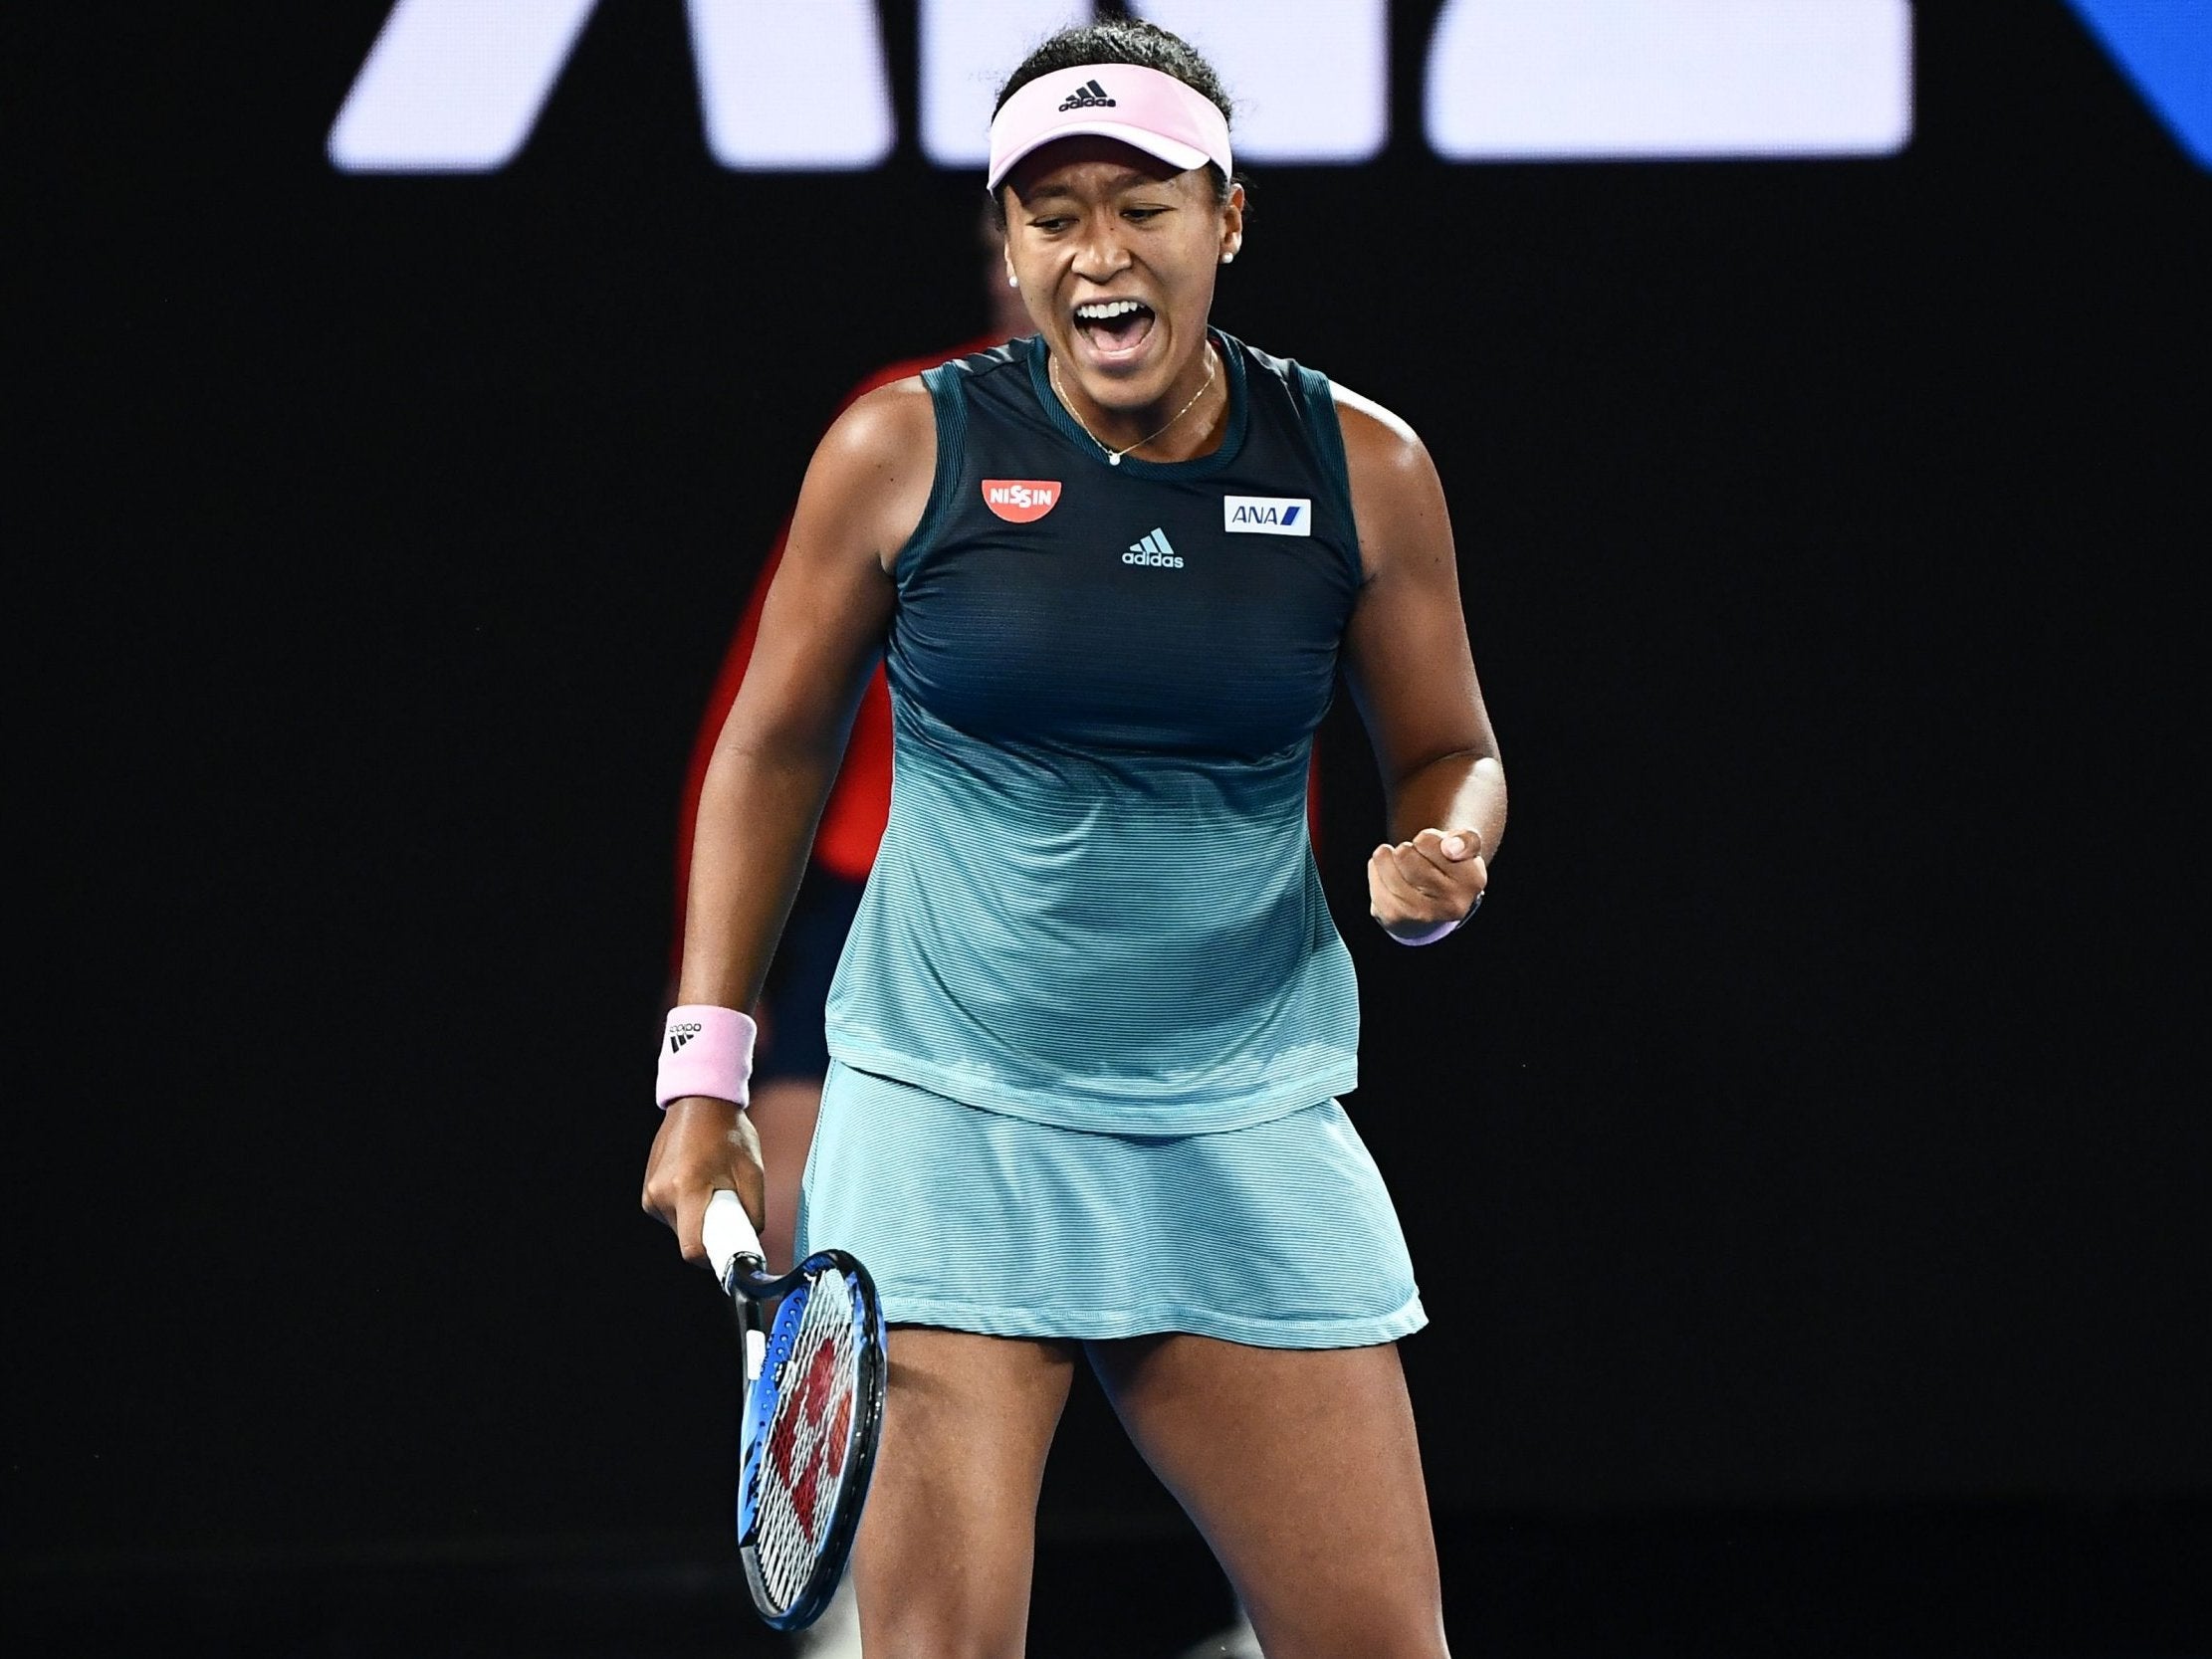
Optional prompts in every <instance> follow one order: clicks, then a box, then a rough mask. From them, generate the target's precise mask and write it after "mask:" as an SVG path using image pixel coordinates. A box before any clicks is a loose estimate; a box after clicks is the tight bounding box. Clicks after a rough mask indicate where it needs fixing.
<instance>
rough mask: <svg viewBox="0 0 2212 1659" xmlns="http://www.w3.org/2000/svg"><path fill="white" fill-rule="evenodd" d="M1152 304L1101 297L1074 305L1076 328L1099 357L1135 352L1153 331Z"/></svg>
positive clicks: (1108, 358) (1118, 355) (1121, 355)
mask: <svg viewBox="0 0 2212 1659" xmlns="http://www.w3.org/2000/svg"><path fill="white" fill-rule="evenodd" d="M1154 320H1155V318H1154V316H1153V311H1152V308H1151V307H1150V306H1148V305H1146V304H1145V303H1144V302H1143V301H1142V300H1098V301H1093V302H1092V303H1091V304H1089V305H1086V306H1077V307H1076V308H1075V331H1076V333H1077V334H1078V335H1079V336H1080V337H1081V338H1082V339H1083V340H1084V341H1085V343H1087V344H1088V345H1089V346H1090V348H1091V350H1092V351H1093V352H1094V353H1095V354H1096V355H1097V356H1099V357H1100V358H1102V359H1105V360H1107V361H1112V360H1113V359H1115V358H1120V357H1127V356H1129V355H1131V354H1132V353H1134V352H1135V351H1136V350H1137V349H1138V348H1139V347H1140V346H1142V345H1143V344H1144V343H1145V340H1146V339H1147V338H1148V337H1149V336H1150V335H1151V333H1152V324H1153V322H1154Z"/></svg>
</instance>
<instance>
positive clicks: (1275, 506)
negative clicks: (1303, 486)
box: [1221, 496, 1313, 535]
mask: <svg viewBox="0 0 2212 1659" xmlns="http://www.w3.org/2000/svg"><path fill="white" fill-rule="evenodd" d="M1221 528H1223V529H1224V530H1231V531H1241V532H1242V533H1243V534H1245V535H1311V534H1312V533H1313V502H1312V501H1311V500H1310V499H1309V498H1307V497H1304V496H1223V497H1222V498H1221Z"/></svg>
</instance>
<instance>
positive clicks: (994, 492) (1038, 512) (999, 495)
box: [984, 478, 1060, 524]
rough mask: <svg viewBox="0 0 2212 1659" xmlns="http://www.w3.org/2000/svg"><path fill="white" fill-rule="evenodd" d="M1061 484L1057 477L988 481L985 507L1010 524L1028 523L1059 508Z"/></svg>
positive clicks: (994, 479)
mask: <svg viewBox="0 0 2212 1659" xmlns="http://www.w3.org/2000/svg"><path fill="white" fill-rule="evenodd" d="M1059 501H1060V481H1059V480H1058V479H1056V478H1052V479H1043V478H987V479H985V480H984V506H986V507H988V508H990V509H991V511H992V512H994V513H995V514H997V515H998V517H999V518H1003V519H1005V520H1006V522H1007V523H1009V524H1027V523H1032V522H1034V521H1035V520H1036V519H1039V518H1043V517H1044V516H1045V515H1046V514H1047V513H1050V512H1051V511H1052V509H1053V508H1055V507H1057V506H1058V505H1059Z"/></svg>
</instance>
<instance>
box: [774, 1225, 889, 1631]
mask: <svg viewBox="0 0 2212 1659" xmlns="http://www.w3.org/2000/svg"><path fill="white" fill-rule="evenodd" d="M777 1284H778V1287H779V1293H780V1294H781V1296H782V1298H783V1300H782V1304H781V1306H780V1307H779V1308H778V1309H777V1310H776V1315H775V1325H774V1329H773V1330H772V1331H771V1332H770V1333H769V1335H768V1343H767V1349H766V1352H765V1354H764V1356H763V1358H762V1362H761V1369H760V1374H759V1376H758V1378H757V1379H755V1380H754V1381H753V1383H752V1385H751V1387H750V1388H749V1390H748V1392H747V1396H746V1402H745V1421H744V1424H743V1426H742V1429H741V1432H740V1444H741V1446H742V1447H743V1456H742V1459H741V1461H740V1464H739V1470H738V1554H739V1555H740V1556H741V1557H742V1558H743V1560H744V1562H745V1576H746V1586H747V1588H748V1589H749V1590H750V1591H751V1592H752V1595H753V1605H754V1609H755V1610H756V1611H757V1612H759V1614H760V1615H761V1618H762V1620H763V1621H764V1622H765V1623H767V1624H769V1625H770V1626H772V1627H773V1628H774V1629H777V1630H802V1629H804V1628H805V1627H806V1626H807V1625H809V1624H811V1623H813V1622H814V1620H815V1619H817V1618H819V1617H820V1616H821V1613H822V1609H823V1608H825V1607H827V1606H828V1605H829V1599H830V1597H831V1596H832V1595H833V1594H835V1592H836V1589H837V1580H838V1579H839V1578H840V1577H841V1576H842V1575H843V1573H844V1567H845V1559H846V1557H847V1556H848V1555H850V1554H851V1553H852V1540H853V1534H854V1533H855V1532H856V1531H857V1530H858V1528H859V1525H860V1510H861V1506H862V1505H863V1504H864V1503H865V1502H866V1501H867V1496H868V1480H869V1477H870V1476H871V1475H872V1474H873V1473H874V1471H875V1457H876V1444H877V1442H878V1441H879V1440H880V1439H881V1437H882V1433H883V1389H884V1379H885V1372H886V1368H887V1367H886V1362H885V1357H884V1328H883V1307H882V1304H881V1303H880V1302H879V1301H878V1300H877V1298H876V1287H875V1281H874V1280H873V1279H871V1278H870V1277H869V1276H868V1270H867V1269H866V1268H865V1267H863V1266H861V1264H860V1263H859V1262H858V1261H857V1260H855V1259H854V1258H853V1257H851V1256H849V1255H847V1254H846V1253H845V1252H843V1251H842V1250H822V1251H817V1252H816V1253H815V1254H813V1255H811V1256H808V1257H807V1258H806V1259H805V1260H804V1261H803V1262H801V1263H799V1264H798V1266H797V1267H796V1268H795V1269H794V1270H793V1271H792V1272H791V1273H790V1274H789V1275H787V1276H786V1277H785V1278H783V1279H781V1280H779V1281H777ZM784 1287H787V1288H784Z"/></svg>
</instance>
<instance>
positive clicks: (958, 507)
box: [828, 333, 1360, 1134]
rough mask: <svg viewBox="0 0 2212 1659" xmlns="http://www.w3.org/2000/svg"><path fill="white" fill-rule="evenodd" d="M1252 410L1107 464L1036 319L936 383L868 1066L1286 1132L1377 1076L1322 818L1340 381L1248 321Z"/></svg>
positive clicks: (890, 662) (1028, 1112)
mask: <svg viewBox="0 0 2212 1659" xmlns="http://www.w3.org/2000/svg"><path fill="white" fill-rule="evenodd" d="M1214 340H1215V344H1216V346H1217V349H1218V350H1219V352H1220V355H1221V360H1222V363H1223V366H1224V368H1225V370H1226V373H1227V376H1228V390H1229V413H1228V416H1227V420H1228V429H1227V431H1226V433H1225V435H1224V437H1223V440H1222V443H1221V445H1220V447H1219V449H1217V451H1216V452H1215V453H1214V454H1212V455H1208V456H1204V457H1201V458H1199V459H1197V460H1194V461H1187V462H1177V463H1151V462H1144V461H1138V460H1135V459H1130V460H1125V461H1124V462H1123V463H1122V464H1121V465H1120V466H1118V467H1112V466H1109V465H1107V462H1106V455H1105V452H1104V451H1103V450H1102V449H1101V448H1100V447H1099V446H1098V444H1097V443H1096V442H1094V441H1093V440H1092V439H1091V438H1090V437H1089V436H1088V435H1087V434H1086V433H1084V432H1083V430H1082V429H1081V428H1080V427H1079V426H1077V425H1076V424H1075V422H1074V420H1073V419H1072V417H1070V416H1069V415H1068V414H1067V412H1066V410H1065V409H1064V408H1062V407H1061V405H1060V402H1059V400H1058V399H1057V398H1056V397H1055V396H1054V395H1053V393H1052V391H1051V388H1050V386H1049V385H1048V383H1047V380H1046V376H1045V353H1044V349H1043V346H1042V344H1041V343H1040V342H1039V341H1037V340H1035V339H1025V340H1015V341H1012V342H1010V343H1009V344H1006V345H1003V346H1000V347H998V348H996V349H995V350H992V351H986V352H982V353H979V354H978V355H975V356H971V357H964V358H961V359H959V360H958V361H955V362H951V363H947V364H945V365H944V366H942V367H940V368H937V369H933V370H932V371H931V372H930V373H929V374H927V375H925V376H924V377H923V378H924V381H925V383H926V384H927V385H928V387H929V390H930V394H931V397H932V399H933V401H934V405H935V411H936V418H937V443H938V458H937V474H936V478H935V481H934V484H933V486H932V490H931V495H930V501H929V505H928V507H927V509H926V510H925V511H924V513H923V516H922V520H921V523H920V524H919V526H918V527H917V528H916V530H915V533H914V536H913V538H912V540H910V541H909V542H908V544H907V546H906V547H905V549H904V550H903V551H902V552H901V553H900V555H899V560H898V564H897V567H896V569H895V571H894V575H895V577H896V582H897V602H896V606H895V609H894V612H893V616H892V620H891V629H890V635H889V639H888V642H887V645H886V659H885V661H886V669H887V673H888V678H889V682H890V688H891V705H892V723H893V727H892V728H893V750H892V754H893V759H892V784H891V817H890V823H889V826H888V828H887V829H886V831H885V833H884V838H883V846H882V850H881V851H880V852H879V854H878V855H877V859H876V864H875V868H874V871H873V873H872V874H871V875H870V878H869V881H868V888H867V893H866V895H865V897H864V898H863V899H862V901H861V906H860V914H859V916H858V918H857V920H856V921H855V923H854V925H853V929H852V932H851V934H850V935H849V937H848V938H847V940H846V943H845V948H844V954H843V955H842V957H841V958H840V959H839V962H838V967H837V975H836V979H835V981H834V983H833V984H832V986H831V988H830V993H829V1008H828V1041H829V1051H830V1053H831V1054H833V1055H835V1056H836V1058H837V1059H839V1060H841V1061H843V1062H844V1063H845V1064H846V1065H848V1066H851V1067H854V1068H856V1069H858V1070H861V1071H866V1072H873V1073H877V1074H879V1075H881V1076H885V1077H890V1078H896V1079H899V1080H901V1081H903V1082H907V1083H912V1084H915V1085H917V1086H919V1087H921V1088H924V1089H928V1090H930V1091H932V1092H934V1093H937V1094H941V1095H945V1096H948V1097H950V1098H951V1099H953V1100H956V1101H960V1102H964V1103H966V1104H967V1105H970V1106H976V1107H983V1108H987V1109H989V1110H992V1111H995V1112H1002V1113H1007V1114H1011V1115H1013V1116H1016V1117H1021V1118H1027V1119H1031V1120H1034V1121H1036V1122H1039V1123H1046V1124H1057V1125H1062V1126H1065V1127H1068V1128H1074V1129H1091V1130H1109V1131H1119V1132H1123V1133H1137V1134H1186V1133H1192V1132H1197V1131H1202V1130H1225V1129H1232V1128H1239V1127H1242V1126H1244V1125H1248V1124H1254V1123H1260V1122H1263V1121H1265V1120H1267V1119H1269V1118H1272V1117H1276V1116H1279V1115H1282V1114H1285V1113H1289V1112H1295V1111H1297V1110H1299V1109H1301V1108H1303V1107H1307V1106H1311V1105H1313V1104H1314V1103H1315V1102H1317V1101H1321V1100H1325V1099H1327V1098H1328V1097H1330V1096H1332V1095H1339V1094H1343V1093H1344V1092H1346V1091H1347V1090H1349V1089H1351V1088H1353V1087H1354V1086H1355V1084H1356V1083H1357V1081H1358V1073H1357V1061H1356V1054H1357V1048H1358V1041H1359V997H1358V989H1357V986H1356V984H1355V982H1354V979H1353V973H1352V962H1351V957H1350V955H1349V953H1348V952H1347V951H1346V950H1345V948H1344V942H1343V940H1342V939H1341V938H1339V937H1338V936H1337V932H1336V928H1335V926H1334V924H1333V923H1332V922H1331V921H1330V918H1329V913H1328V909H1327V906H1326V905H1325V903H1324V902H1323V899H1322V893H1321V883H1320V878H1319V875H1318V873H1317V872H1316V870H1315V868H1314V863H1313V852H1312V848H1311V845H1310V843H1309V841H1308V837H1307V828H1306V813H1305V789H1306V773H1307V763H1308V759H1309V755H1310V752H1311V748H1312V742H1313V733H1314V729H1315V727H1316V726H1318V725H1319V724H1320V722H1321V718H1322V715H1323V714H1324V712H1325V711H1326V710H1327V708H1328V704H1329V699H1330V696H1331V693H1332V690H1333V687H1334V684H1335V673H1336V666H1337V652H1338V648H1339V645H1340V643H1341V641H1342V638H1343V633H1344V627H1345V623H1346V620H1347V619H1348V618H1349V616H1350V614H1351V610H1352V604H1353V600H1354V597H1355V595H1356V593H1357V591H1358V587H1359V581H1360V570H1359V553H1358V544H1357V539H1356V536H1355V534H1354V531H1353V525H1352V508H1351V493H1350V486H1349V484H1348V481H1347V477H1346V472H1345V463H1344V448H1343V438H1342V435H1341V433H1340V431H1339V429H1338V426H1337V419H1336V412H1335V409H1334V406H1333V404H1332V403H1331V401H1330V395H1329V385H1328V381H1327V380H1326V379H1325V378H1324V377H1322V376H1321V375H1319V374H1317V373H1315V372H1313V371H1312V370H1310V369H1305V368H1301V367H1299V366H1298V365H1297V364H1295V363H1292V362H1288V361H1285V360H1283V359H1280V358H1275V357H1270V356H1267V355H1266V354H1264V353H1262V352H1258V351H1254V350H1252V349H1251V348H1249V347H1248V346H1245V345H1243V344H1241V343H1240V342H1238V341H1237V340H1234V339H1232V338H1230V337H1228V336H1227V335H1224V334H1220V333H1216V334H1215V336H1214Z"/></svg>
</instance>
